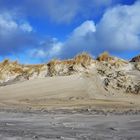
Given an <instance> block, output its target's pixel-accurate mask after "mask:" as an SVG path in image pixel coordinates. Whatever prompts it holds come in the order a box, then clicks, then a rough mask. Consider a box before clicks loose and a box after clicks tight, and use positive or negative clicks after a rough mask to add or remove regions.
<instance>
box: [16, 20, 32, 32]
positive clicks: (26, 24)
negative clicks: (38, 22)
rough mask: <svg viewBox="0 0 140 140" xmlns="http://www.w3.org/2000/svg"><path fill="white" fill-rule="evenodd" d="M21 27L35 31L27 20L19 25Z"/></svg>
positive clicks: (25, 30)
mask: <svg viewBox="0 0 140 140" xmlns="http://www.w3.org/2000/svg"><path fill="white" fill-rule="evenodd" d="M19 27H20V29H22V30H23V31H24V32H32V31H33V27H32V26H31V25H30V24H29V23H27V22H25V23H23V24H21V25H19Z"/></svg>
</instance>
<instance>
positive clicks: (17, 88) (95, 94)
mask: <svg viewBox="0 0 140 140" xmlns="http://www.w3.org/2000/svg"><path fill="white" fill-rule="evenodd" d="M91 77H92V78H91ZM139 99H140V97H139V96H137V98H136V97H135V96H134V95H133V96H132V95H125V94H122V93H117V94H112V93H108V92H106V90H105V89H104V88H103V83H102V82H101V80H100V79H99V77H98V76H96V75H92V76H89V77H88V76H87V75H85V74H83V75H71V76H62V77H59V76H58V77H48V78H40V79H34V80H29V81H24V82H20V83H16V84H12V85H8V86H3V87H1V88H0V102H1V104H0V107H1V108H16V109H20V108H24V109H27V108H30V109H64V108H67V109H76V108H81V109H82V108H98V107H99V108H106V107H107V108H112V109H113V108H118V109H123V108H135V107H136V108H137V107H139ZM136 108H135V109H136Z"/></svg>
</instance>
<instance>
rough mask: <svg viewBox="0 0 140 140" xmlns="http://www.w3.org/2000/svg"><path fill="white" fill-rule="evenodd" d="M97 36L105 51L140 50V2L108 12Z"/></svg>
mask: <svg viewBox="0 0 140 140" xmlns="http://www.w3.org/2000/svg"><path fill="white" fill-rule="evenodd" d="M96 34H97V35H96V36H97V38H98V40H97V43H98V45H99V46H102V47H105V49H109V50H114V51H127V50H140V46H139V44H140V2H137V3H135V4H134V5H132V6H117V7H114V8H112V9H109V10H107V11H106V13H105V14H104V16H103V18H102V19H101V21H100V23H99V24H98V25H97V33H96Z"/></svg>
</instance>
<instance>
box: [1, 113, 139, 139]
mask: <svg viewBox="0 0 140 140" xmlns="http://www.w3.org/2000/svg"><path fill="white" fill-rule="evenodd" d="M139 132H140V115H107V116H104V115H89V114H59V113H58V114H50V113H49V114H48V113H12V112H9V113H7V112H0V139H1V140H30V139H36V140H46V139H48V140H49V139H50V140H57V139H58V140H139V139H140V133H139Z"/></svg>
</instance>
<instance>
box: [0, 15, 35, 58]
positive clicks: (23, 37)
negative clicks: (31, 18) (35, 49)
mask: <svg viewBox="0 0 140 140" xmlns="http://www.w3.org/2000/svg"><path fill="white" fill-rule="evenodd" d="M32 32H33V28H32V26H31V25H30V24H29V23H28V22H27V21H22V22H20V21H18V20H17V19H15V18H14V17H13V16H12V15H11V14H10V13H0V55H1V56H2V55H8V54H12V53H17V52H18V51H20V50H22V49H23V48H25V47H28V46H29V45H33V44H34V43H33V42H34V41H35V39H34V37H33V34H32Z"/></svg>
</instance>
